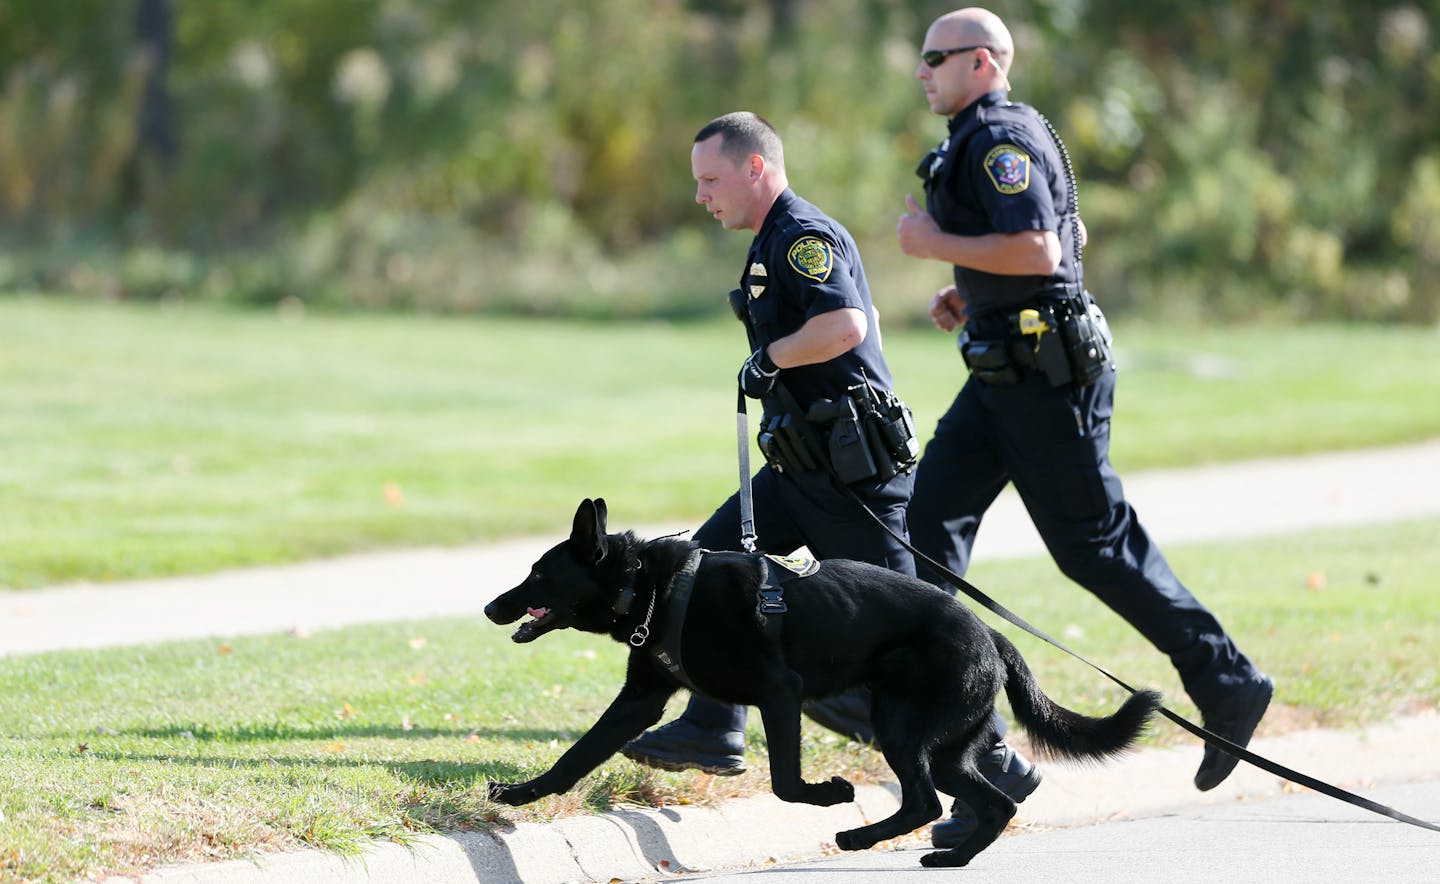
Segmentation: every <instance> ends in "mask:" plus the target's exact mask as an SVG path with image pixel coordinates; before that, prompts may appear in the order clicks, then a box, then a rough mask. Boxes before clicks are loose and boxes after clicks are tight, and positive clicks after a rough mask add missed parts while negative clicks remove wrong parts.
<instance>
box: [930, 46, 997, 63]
mask: <svg viewBox="0 0 1440 884" xmlns="http://www.w3.org/2000/svg"><path fill="white" fill-rule="evenodd" d="M976 49H990V51H991V52H992V53H993V52H994V51H995V50H994V49H991V48H990V47H989V46H983V45H982V46H961V47H960V48H958V49H929V50H926V51H925V52H922V53H920V60H921V61H923V62H925V66H926V67H931V68H938V67H940V65H942V64H944V63H945V59H947V58H949V57H950V56H952V55H959V54H960V53H962V52H974V51H975V50H976Z"/></svg>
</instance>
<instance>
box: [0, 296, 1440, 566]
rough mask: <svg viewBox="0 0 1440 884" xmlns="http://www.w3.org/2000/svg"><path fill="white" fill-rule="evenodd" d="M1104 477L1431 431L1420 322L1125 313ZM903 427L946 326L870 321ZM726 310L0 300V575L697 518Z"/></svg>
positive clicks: (732, 354)
mask: <svg viewBox="0 0 1440 884" xmlns="http://www.w3.org/2000/svg"><path fill="white" fill-rule="evenodd" d="M1117 331H1118V348H1119V358H1120V361H1121V365H1122V377H1121V382H1120V390H1119V393H1118V403H1117V417H1116V419H1115V433H1114V443H1113V444H1114V459H1115V461H1116V463H1117V465H1118V466H1119V467H1120V468H1121V470H1122V472H1123V471H1126V470H1134V469H1140V468H1145V467H1159V466H1177V465H1186V464H1194V463H1200V462H1207V461H1211V462H1214V461H1224V460H1231V459H1235V458H1245V457H1255V456H1262V455H1271V454H1289V453H1295V452H1305V451H1319V450H1325V449H1333V448H1343V447H1359V446H1369V445H1380V444H1388V443H1395V442H1404V441H1413V440H1417V439H1424V438H1430V437H1433V436H1435V435H1436V434H1437V433H1440V358H1437V357H1440V335H1437V332H1436V331H1435V330H1433V329H1419V328H1400V327H1348V326H1321V327H1302V328H1279V327H1265V328H1168V327H1157V326H1144V325H1121V326H1119V327H1118V329H1117ZM885 344H886V350H887V352H888V353H889V356H890V360H891V363H892V366H893V368H894V372H895V375H896V378H897V382H898V385H899V389H900V392H901V393H902V395H904V396H905V397H906V398H907V399H908V400H909V401H910V403H911V405H912V406H913V408H914V410H915V413H916V419H917V423H918V426H919V427H920V430H921V434H922V437H928V435H929V433H930V431H931V429H932V428H933V427H934V424H935V421H936V419H937V418H938V417H939V416H940V414H941V413H942V412H943V411H944V409H945V408H946V406H947V405H948V404H949V401H950V399H951V397H952V396H953V395H954V392H955V390H956V389H957V388H958V386H959V384H960V382H961V380H962V379H963V368H962V366H961V364H960V360H959V357H958V356H957V355H956V353H955V349H954V343H953V338H950V337H947V336H944V335H941V334H940V333H938V332H935V331H933V330H931V329H928V328H903V327H895V328H890V327H887V328H886V331H885ZM745 351H746V348H745V346H744V342H743V334H742V333H741V330H740V328H739V326H738V325H737V324H736V323H734V322H733V321H732V320H728V319H727V320H719V319H717V320H712V321H708V322H703V323H694V324H671V323H647V324H597V323H582V322H565V321H557V320H523V319H494V318H427V317H415V316H398V315H394V316H386V315H355V316H316V315H311V316H304V317H300V316H295V315H292V314H286V313H272V312H264V313H234V312H221V311H216V310H212V309H209V308H203V307H194V306H184V307H164V306H155V305H139V306H135V305H116V304H97V303H85V302H77V301H72V300H60V299H53V298H36V297H3V298H0V380H3V383H0V500H4V502H5V505H4V506H3V507H0V587H10V588H33V587H43V586H47V585H52V584H56V583H63V582H68V581H75V580H115V579H124V578H134V577H148V576H160V575H168V574H179V573H195V572H204V571H213V570H219V569H223V568H228V567H233V566H240V565H251V564H260V563H273V562H281V561H291V560H298V559H304V558H311V557H315V556H324V555H332V554H338V553H344V552H349V551H355V550H360V549H372V548H379V547H398V546H412V545H417V544H446V545H451V544H463V543H472V542H479V541H488V540H494V539H497V538H500V537H504V536H509V535H516V534H529V533H553V532H554V531H555V530H556V529H557V526H564V525H567V524H569V520H570V516H571V514H572V513H573V510H574V506H575V501H576V500H577V499H579V498H580V497H583V496H604V497H607V498H609V499H610V500H612V501H622V500H623V501H624V506H625V509H626V511H627V512H629V513H631V514H632V515H633V517H634V521H635V522H636V523H637V524H646V523H654V522H659V521H674V520H676V519H689V518H703V517H704V516H705V515H708V514H709V512H710V511H711V510H712V509H713V508H714V507H715V506H716V505H718V504H719V502H720V501H721V500H722V499H723V498H724V497H725V496H727V495H728V494H729V493H731V491H732V490H733V487H734V484H735V475H734V474H735V442H734V435H733V434H734V423H735V422H734V418H733V413H734V396H735V394H734V389H733V384H734V376H735V373H736V371H737V370H738V367H739V365H740V362H741V361H742V360H743V358H744V357H745V355H746V352H745Z"/></svg>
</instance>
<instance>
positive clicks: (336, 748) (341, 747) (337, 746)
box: [325, 743, 345, 752]
mask: <svg viewBox="0 0 1440 884" xmlns="http://www.w3.org/2000/svg"><path fill="white" fill-rule="evenodd" d="M325 751H326V752H344V751H345V744H344V743H331V744H329V745H328V746H326V747H325Z"/></svg>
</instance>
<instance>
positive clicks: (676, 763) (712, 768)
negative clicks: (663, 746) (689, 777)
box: [620, 749, 746, 777]
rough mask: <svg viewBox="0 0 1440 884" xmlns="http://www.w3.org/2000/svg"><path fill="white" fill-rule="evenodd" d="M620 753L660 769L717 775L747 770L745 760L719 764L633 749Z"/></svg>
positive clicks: (731, 774) (639, 762)
mask: <svg viewBox="0 0 1440 884" xmlns="http://www.w3.org/2000/svg"><path fill="white" fill-rule="evenodd" d="M620 754H621V755H624V756H625V757H626V758H628V759H630V760H631V761H633V762H635V763H636V764H643V765H645V766H646V767H654V768H658V769H660V770H698V771H701V772H703V773H707V774H712V775H714V776H717V777H735V776H739V775H740V774H743V773H744V772H745V770H746V767H745V760H744V759H743V758H742V759H739V761H738V763H737V762H734V761H728V762H723V763H719V764H705V763H703V762H699V761H696V760H694V759H692V758H682V757H680V756H670V757H667V756H663V755H646V754H643V753H640V752H635V751H633V750H626V749H622V750H620Z"/></svg>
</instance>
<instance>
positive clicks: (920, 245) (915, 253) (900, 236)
mask: <svg viewBox="0 0 1440 884" xmlns="http://www.w3.org/2000/svg"><path fill="white" fill-rule="evenodd" d="M905 207H906V208H907V209H908V210H909V211H907V212H905V213H904V214H902V215H901V216H900V221H899V223H897V224H896V225H895V238H896V239H897V240H899V241H900V251H902V252H904V253H905V254H907V255H909V256H910V257H912V258H929V257H930V256H931V255H930V238H931V237H932V236H934V235H935V234H937V233H939V232H940V225H939V224H936V223H935V219H934V218H931V217H930V213H929V212H926V211H925V210H924V209H922V208H920V204H919V203H917V202H915V197H913V196H911V195H910V194H908V193H907V194H905Z"/></svg>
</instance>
